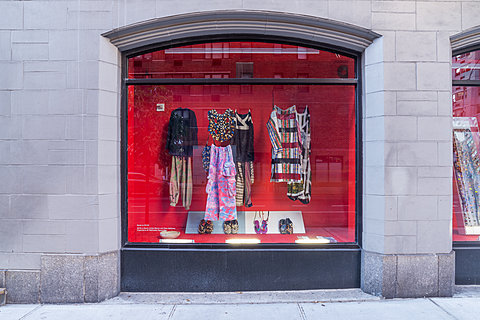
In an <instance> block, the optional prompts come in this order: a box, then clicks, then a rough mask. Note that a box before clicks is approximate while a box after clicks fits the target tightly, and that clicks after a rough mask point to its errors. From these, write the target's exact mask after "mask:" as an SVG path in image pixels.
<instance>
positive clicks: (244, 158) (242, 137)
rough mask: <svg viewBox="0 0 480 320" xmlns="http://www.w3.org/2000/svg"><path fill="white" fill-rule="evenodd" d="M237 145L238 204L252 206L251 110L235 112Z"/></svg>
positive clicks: (252, 152) (252, 156) (235, 138)
mask: <svg viewBox="0 0 480 320" xmlns="http://www.w3.org/2000/svg"><path fill="white" fill-rule="evenodd" d="M232 141H233V144H234V145H235V151H236V152H235V167H236V169H237V175H236V181H237V196H236V204H237V206H243V205H244V206H245V207H251V206H252V205H253V204H252V184H253V182H254V173H253V160H254V149H253V141H254V134H253V120H252V114H251V112H250V110H249V111H248V113H246V114H239V113H238V112H235V135H234V137H233V139H232Z"/></svg>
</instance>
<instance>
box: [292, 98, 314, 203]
mask: <svg viewBox="0 0 480 320" xmlns="http://www.w3.org/2000/svg"><path fill="white" fill-rule="evenodd" d="M297 123H298V126H299V127H300V135H301V142H302V146H301V149H302V153H301V164H302V169H301V170H302V172H301V176H302V181H301V182H289V183H288V191H287V196H288V197H289V198H290V199H292V200H298V201H300V202H302V203H303V204H308V203H309V202H310V199H311V188H312V170H311V167H310V153H311V131H310V111H309V110H308V106H306V107H305V111H304V112H303V113H298V112H297Z"/></svg>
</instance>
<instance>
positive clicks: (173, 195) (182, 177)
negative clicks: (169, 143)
mask: <svg viewBox="0 0 480 320" xmlns="http://www.w3.org/2000/svg"><path fill="white" fill-rule="evenodd" d="M192 186H193V184H192V157H178V156H173V157H172V172H171V175H170V188H169V191H170V205H171V206H172V207H175V206H176V205H177V203H178V199H179V197H180V193H181V194H182V203H183V206H184V207H185V210H189V209H190V204H191V203H192Z"/></svg>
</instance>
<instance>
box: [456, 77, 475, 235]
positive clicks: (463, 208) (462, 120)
mask: <svg viewBox="0 0 480 320" xmlns="http://www.w3.org/2000/svg"><path fill="white" fill-rule="evenodd" d="M452 99H453V158H454V159H453V165H454V168H453V176H454V178H453V240H454V241H475V240H479V237H480V197H479V194H480V160H479V151H480V149H479V147H480V133H479V127H478V123H479V120H480V87H453V96H452Z"/></svg>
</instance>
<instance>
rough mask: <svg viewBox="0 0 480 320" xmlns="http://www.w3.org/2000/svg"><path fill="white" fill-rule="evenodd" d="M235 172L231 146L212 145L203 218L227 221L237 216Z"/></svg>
mask: <svg viewBox="0 0 480 320" xmlns="http://www.w3.org/2000/svg"><path fill="white" fill-rule="evenodd" d="M235 174H236V170H235V164H234V162H233V154H232V147H231V146H230V145H228V146H226V147H217V146H215V145H212V146H211V150H210V168H209V171H208V182H207V187H206V192H207V194H208V196H207V205H206V209H205V220H214V221H216V220H223V221H229V220H234V219H236V218H237V207H236V205H235V195H236V185H235Z"/></svg>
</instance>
